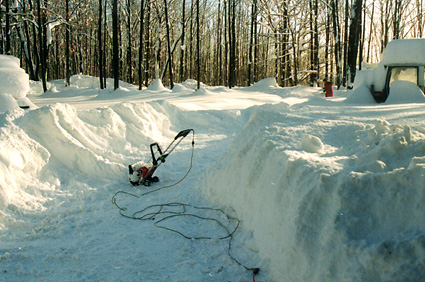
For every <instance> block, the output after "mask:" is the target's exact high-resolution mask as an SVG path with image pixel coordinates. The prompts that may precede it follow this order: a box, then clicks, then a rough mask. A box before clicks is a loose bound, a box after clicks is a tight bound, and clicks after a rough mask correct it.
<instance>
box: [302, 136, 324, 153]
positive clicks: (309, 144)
mask: <svg viewBox="0 0 425 282" xmlns="http://www.w3.org/2000/svg"><path fill="white" fill-rule="evenodd" d="M301 149H302V150H304V151H306V152H310V153H321V152H322V151H323V149H324V145H323V143H322V140H320V138H319V137H316V136H313V135H309V134H306V135H304V136H303V137H302V140H301Z"/></svg>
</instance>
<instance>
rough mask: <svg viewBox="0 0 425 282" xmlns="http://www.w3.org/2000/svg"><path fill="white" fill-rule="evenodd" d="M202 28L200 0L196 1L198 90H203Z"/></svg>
mask: <svg viewBox="0 0 425 282" xmlns="http://www.w3.org/2000/svg"><path fill="white" fill-rule="evenodd" d="M199 33H200V28H199V0H196V69H197V71H196V77H197V80H198V83H197V85H196V88H197V89H200V88H201V48H200V46H201V43H200V34H199Z"/></svg>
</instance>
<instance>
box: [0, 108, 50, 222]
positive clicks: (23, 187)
mask: <svg viewBox="0 0 425 282" xmlns="http://www.w3.org/2000/svg"><path fill="white" fill-rule="evenodd" d="M10 119H11V117H10V116H9V115H1V116H0V120H1V121H2V123H3V126H2V127H1V128H0V136H1V138H0V172H1V174H2V177H1V179H0V213H2V214H4V212H5V211H6V208H8V209H12V208H13V209H16V208H22V209H42V204H43V203H44V202H45V201H46V200H47V198H46V197H45V196H44V192H43V191H44V190H46V191H49V190H51V189H53V188H52V187H53V186H54V185H53V184H49V183H43V182H42V181H40V180H39V176H40V172H41V170H42V169H43V167H45V165H46V164H47V162H48V161H49V158H50V154H49V152H48V151H47V150H46V149H44V148H43V147H42V146H41V145H40V144H39V143H37V142H36V141H34V140H32V139H31V138H30V137H29V136H28V135H27V134H26V133H25V132H24V131H23V130H22V129H21V128H19V127H18V126H16V125H15V124H14V123H12V122H11V121H10ZM4 220H6V217H1V219H0V226H1V225H3V224H5V221H4Z"/></svg>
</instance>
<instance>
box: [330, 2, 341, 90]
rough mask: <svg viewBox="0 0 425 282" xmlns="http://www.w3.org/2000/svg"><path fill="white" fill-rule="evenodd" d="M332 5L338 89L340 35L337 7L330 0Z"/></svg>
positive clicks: (339, 84)
mask: <svg viewBox="0 0 425 282" xmlns="http://www.w3.org/2000/svg"><path fill="white" fill-rule="evenodd" d="M331 5H332V24H333V33H334V41H335V64H336V85H337V87H338V88H339V87H340V86H341V81H342V77H341V70H342V68H341V34H340V29H339V21H338V5H337V3H336V0H331Z"/></svg>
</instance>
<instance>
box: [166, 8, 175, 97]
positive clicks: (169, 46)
mask: <svg viewBox="0 0 425 282" xmlns="http://www.w3.org/2000/svg"><path fill="white" fill-rule="evenodd" d="M164 8H165V27H166V29H167V50H168V72H169V74H170V88H171V89H173V87H174V83H173V64H172V61H173V59H172V57H171V43H170V24H169V22H168V8H167V0H164Z"/></svg>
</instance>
